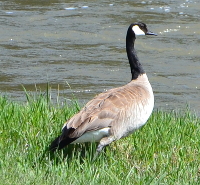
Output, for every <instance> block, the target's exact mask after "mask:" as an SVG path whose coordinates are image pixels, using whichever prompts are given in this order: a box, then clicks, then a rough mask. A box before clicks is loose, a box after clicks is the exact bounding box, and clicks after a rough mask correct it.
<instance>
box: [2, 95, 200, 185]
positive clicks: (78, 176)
mask: <svg viewBox="0 0 200 185" xmlns="http://www.w3.org/2000/svg"><path fill="white" fill-rule="evenodd" d="M26 95H27V102H26V103H17V102H14V101H10V100H9V99H7V98H5V97H3V96H0V110H1V111H0V176H1V183H0V184H198V183H199V178H200V166H199V164H200V161H199V159H200V154H199V146H200V145H199V133H200V124H199V123H200V118H198V117H196V116H195V115H193V114H192V113H190V111H189V110H185V111H184V112H181V113H179V112H175V111H172V112H164V111H160V110H155V111H154V112H153V114H152V116H151V117H150V119H149V120H148V123H147V124H146V125H145V126H144V127H143V128H141V129H140V130H138V131H137V132H135V133H134V134H132V135H131V136H129V137H127V138H124V139H121V140H119V141H116V142H114V143H112V144H111V145H110V146H108V147H107V148H106V150H104V152H103V153H102V154H101V155H100V156H99V158H97V160H96V161H94V162H92V158H93V155H94V153H95V148H96V145H95V144H88V145H79V144H77V145H70V147H68V148H66V149H65V150H63V151H59V152H57V153H56V154H55V155H54V156H50V154H48V152H46V153H45V154H44V155H43V153H44V152H45V150H46V148H47V147H48V145H49V143H50V142H51V141H52V139H54V138H55V137H56V136H57V135H58V134H59V133H60V129H61V128H62V125H63V123H64V122H65V121H66V120H67V119H69V118H70V117H71V116H72V115H73V114H75V113H76V112H77V111H78V110H80V106H79V104H78V103H77V101H75V100H72V101H71V102H70V103H69V102H64V103H59V104H57V105H55V104H53V103H51V101H50V96H49V95H48V93H47V94H41V93H40V94H38V95H34V96H31V95H29V94H26ZM66 153H68V155H66ZM41 156H43V157H41Z"/></svg>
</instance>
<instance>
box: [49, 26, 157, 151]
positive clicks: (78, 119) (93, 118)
mask: <svg viewBox="0 0 200 185" xmlns="http://www.w3.org/2000/svg"><path fill="white" fill-rule="evenodd" d="M135 35H156V34H154V33H152V32H149V31H148V29H147V27H146V25H145V24H144V23H133V24H131V25H130V26H129V28H128V31H127V36H126V51H127V56H128V59H129V63H130V68H131V73H132V80H131V82H129V83H128V84H126V85H124V86H122V87H118V88H114V89H110V90H108V91H106V92H103V93H101V94H99V95H97V96H96V97H95V98H94V99H92V100H90V101H89V102H88V103H87V104H86V105H85V106H84V107H83V108H82V109H81V110H80V112H79V113H77V114H75V115H74V116H73V117H72V118H71V119H69V120H68V121H67V122H66V123H65V124H64V126H63V128H62V134H61V135H60V136H58V137H57V138H56V139H55V140H54V141H53V142H52V143H51V146H50V150H51V151H54V150H56V149H62V148H63V147H65V146H66V145H68V144H70V143H82V142H99V145H98V147H97V152H100V151H101V150H102V149H103V148H104V147H105V146H106V145H108V144H110V143H111V142H113V141H115V140H118V139H120V138H123V137H126V136H128V135H129V134H131V133H133V132H134V131H135V130H137V129H139V128H140V127H142V126H143V125H144V124H145V123H146V121H147V120H148V118H149V116H150V115H151V113H152V110H153V107H154V95H153V90H152V87H151V84H150V83H149V80H148V78H147V75H146V73H145V72H144V70H143V68H142V66H141V64H140V62H139V60H138V58H137V55H136V53H135V49H134V42H135Z"/></svg>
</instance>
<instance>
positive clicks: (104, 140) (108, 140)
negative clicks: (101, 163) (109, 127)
mask: <svg viewBox="0 0 200 185" xmlns="http://www.w3.org/2000/svg"><path fill="white" fill-rule="evenodd" d="M114 140H115V138H114V136H109V137H104V138H102V139H101V140H100V142H99V145H98V147H97V150H96V153H95V155H94V158H93V161H95V160H96V158H97V156H98V155H99V154H100V153H101V151H102V150H103V149H104V147H105V146H107V145H109V144H110V143H112V142H113V141H114Z"/></svg>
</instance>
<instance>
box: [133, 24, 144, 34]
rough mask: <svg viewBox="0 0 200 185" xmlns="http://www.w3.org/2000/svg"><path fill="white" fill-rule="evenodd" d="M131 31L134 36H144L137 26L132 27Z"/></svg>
mask: <svg viewBox="0 0 200 185" xmlns="http://www.w3.org/2000/svg"><path fill="white" fill-rule="evenodd" d="M132 30H133V31H134V33H135V35H145V33H144V32H143V31H142V30H141V29H140V27H139V26H138V25H135V26H133V27H132Z"/></svg>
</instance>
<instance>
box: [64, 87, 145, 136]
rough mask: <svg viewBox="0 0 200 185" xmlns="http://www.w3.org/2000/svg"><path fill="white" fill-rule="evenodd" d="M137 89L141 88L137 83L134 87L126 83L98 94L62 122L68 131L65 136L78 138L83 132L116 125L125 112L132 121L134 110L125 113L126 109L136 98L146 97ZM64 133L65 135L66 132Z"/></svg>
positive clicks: (134, 104) (134, 103)
mask: <svg viewBox="0 0 200 185" xmlns="http://www.w3.org/2000/svg"><path fill="white" fill-rule="evenodd" d="M139 91H141V88H140V87H138V86H137V85H136V86H135V87H133V86H131V87H130V86H128V85H126V86H123V87H119V88H115V89H111V90H109V91H107V92H104V93H101V94H99V95H98V96H96V97H95V98H94V99H92V100H91V101H89V102H88V103H87V104H86V105H85V107H83V108H82V110H81V111H80V112H79V113H77V114H76V115H74V116H73V117H72V118H71V119H70V120H69V121H67V122H66V123H65V124H64V127H63V128H65V129H67V130H68V131H70V132H68V134H67V137H70V138H78V137H80V136H81V135H82V134H84V133H85V132H89V131H94V130H99V129H101V128H106V127H111V126H112V125H115V127H117V125H116V122H121V121H123V117H124V116H125V112H126V117H130V116H131V117H133V119H132V121H134V117H136V116H135V115H134V112H131V111H130V112H129V115H127V110H128V109H129V108H130V107H134V106H136V104H137V99H138V98H139V99H144V98H146V97H142V95H143V93H141V92H139ZM125 110H126V111H125ZM123 115H124V116H123ZM63 134H64V133H63ZM64 135H65V136H66V133H65V134H64Z"/></svg>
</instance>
